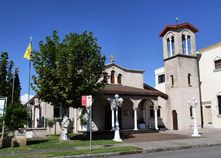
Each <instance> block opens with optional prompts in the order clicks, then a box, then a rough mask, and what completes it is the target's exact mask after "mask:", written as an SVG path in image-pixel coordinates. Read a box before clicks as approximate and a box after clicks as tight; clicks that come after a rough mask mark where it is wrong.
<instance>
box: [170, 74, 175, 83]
mask: <svg viewBox="0 0 221 158" xmlns="http://www.w3.org/2000/svg"><path fill="white" fill-rule="evenodd" d="M170 77H171V85H172V86H174V77H173V75H171V76H170Z"/></svg>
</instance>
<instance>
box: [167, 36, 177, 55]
mask: <svg viewBox="0 0 221 158" xmlns="http://www.w3.org/2000/svg"><path fill="white" fill-rule="evenodd" d="M167 51H168V56H169V57H171V56H173V55H174V54H175V43H174V36H172V37H170V38H167Z"/></svg>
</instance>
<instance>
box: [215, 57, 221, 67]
mask: <svg viewBox="0 0 221 158" xmlns="http://www.w3.org/2000/svg"><path fill="white" fill-rule="evenodd" d="M215 69H221V59H220V60H216V61H215Z"/></svg>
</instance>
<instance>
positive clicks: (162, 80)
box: [158, 74, 165, 83]
mask: <svg viewBox="0 0 221 158" xmlns="http://www.w3.org/2000/svg"><path fill="white" fill-rule="evenodd" d="M164 82H165V75H164V74H162V75H159V76H158V83H164Z"/></svg>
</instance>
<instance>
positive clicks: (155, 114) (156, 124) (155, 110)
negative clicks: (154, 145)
mask: <svg viewBox="0 0 221 158" xmlns="http://www.w3.org/2000/svg"><path fill="white" fill-rule="evenodd" d="M157 110H158V106H157V105H154V119H155V129H156V130H158V129H159V128H158V117H157Z"/></svg>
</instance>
